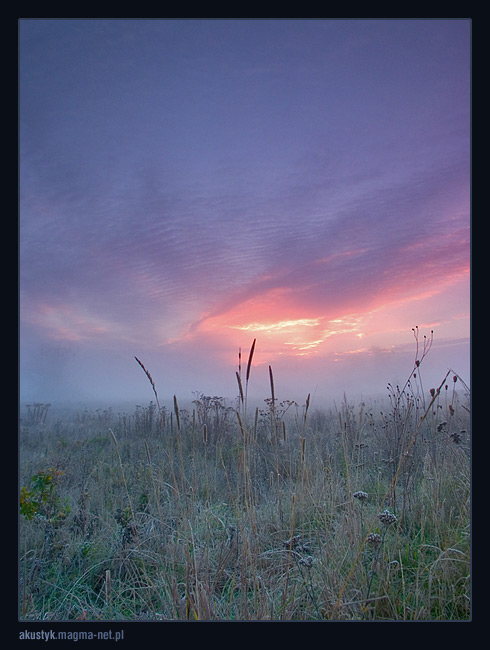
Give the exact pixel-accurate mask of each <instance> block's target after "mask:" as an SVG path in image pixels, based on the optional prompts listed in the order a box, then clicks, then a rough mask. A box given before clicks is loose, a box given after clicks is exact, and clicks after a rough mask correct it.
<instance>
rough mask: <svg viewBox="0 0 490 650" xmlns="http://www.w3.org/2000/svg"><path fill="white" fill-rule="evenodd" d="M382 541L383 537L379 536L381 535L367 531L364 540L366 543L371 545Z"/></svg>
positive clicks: (376, 544) (377, 544)
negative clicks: (367, 533)
mask: <svg viewBox="0 0 490 650" xmlns="http://www.w3.org/2000/svg"><path fill="white" fill-rule="evenodd" d="M382 541H383V538H382V537H381V535H378V533H369V535H368V536H367V538H366V542H367V543H368V544H371V545H372V546H379V545H380V544H381V542H382Z"/></svg>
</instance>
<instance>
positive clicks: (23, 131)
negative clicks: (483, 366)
mask: <svg viewBox="0 0 490 650" xmlns="http://www.w3.org/2000/svg"><path fill="white" fill-rule="evenodd" d="M19 69H20V99H21V102H20V137H19V141H20V237H19V239H20V337H21V346H20V347H21V351H20V358H21V365H20V371H21V392H22V393H23V395H25V398H26V399H34V398H35V399H40V400H41V399H46V400H48V401H49V400H52V399H54V397H52V396H51V395H50V394H51V393H52V394H56V395H59V396H60V399H61V398H63V399H69V398H70V397H71V395H73V394H76V395H77V396H84V395H85V396H86V397H87V399H88V398H97V399H98V398H100V399H103V398H105V397H107V398H109V397H114V396H119V395H121V396H124V397H125V398H128V399H132V398H133V396H134V397H135V399H136V398H138V399H141V396H143V397H144V396H145V395H147V393H146V391H147V388H148V386H147V385H145V382H144V377H141V376H140V374H139V373H137V372H135V369H134V368H133V364H134V356H137V357H138V358H140V359H142V360H143V361H144V362H145V363H146V364H147V365H148V367H151V370H152V375H153V376H154V377H155V378H158V383H159V385H160V387H161V393H162V395H163V394H167V395H170V396H172V395H174V394H175V393H176V392H178V391H180V392H183V393H184V394H186V395H190V394H192V391H195V390H202V391H205V392H209V393H211V394H218V393H221V394H224V395H230V393H231V395H230V396H231V397H233V395H234V391H235V390H236V386H235V381H234V376H235V371H236V365H237V354H238V350H242V351H243V354H244V355H245V354H246V353H245V350H247V349H248V348H249V346H250V345H251V343H252V341H253V340H254V339H255V340H256V341H257V344H256V351H255V354H254V359H253V370H254V384H253V385H251V386H250V390H251V391H253V390H254V389H256V391H257V394H260V391H261V390H262V389H263V387H264V386H265V387H267V380H268V375H267V372H268V367H269V365H273V366H274V372H275V376H276V378H277V385H278V390H279V391H280V390H283V391H284V392H287V391H289V392H290V393H294V392H299V393H300V394H302V393H304V392H305V389H306V387H307V386H308V385H309V384H312V385H313V386H314V387H315V389H316V390H317V391H318V395H320V396H321V395H325V394H329V395H332V393H333V392H335V391H343V390H347V391H348V390H349V389H352V390H354V388H355V389H356V390H359V391H362V390H364V389H363V386H365V387H366V390H367V389H369V391H373V392H376V391H378V390H384V389H385V385H386V382H388V381H391V380H394V379H395V377H398V376H401V377H403V376H404V375H405V373H406V372H409V371H410V366H411V364H412V362H413V345H414V340H413V335H412V328H413V327H414V326H415V325H418V326H419V328H420V331H421V332H423V334H425V333H426V332H430V331H432V330H433V332H434V344H433V348H432V350H431V354H430V357H429V359H428V361H427V365H428V366H429V368H428V369H427V371H426V372H427V373H430V372H431V373H433V375H434V378H435V379H434V381H436V378H437V376H439V375H440V374H441V372H442V373H443V372H446V369H447V368H448V367H452V366H455V365H456V366H458V367H459V368H460V372H461V373H462V374H464V375H465V376H466V377H467V380H468V382H469V376H468V375H469V337H470V301H469V295H470V290H469V288H470V111H469V109H470V30H469V23H468V21H465V20H459V19H458V20H444V19H441V20H430V21H425V20H396V19H394V20H382V21H379V20H376V19H374V20H359V21H350V20H339V21H337V20H317V21H300V20H286V21H282V20H270V21H261V20H243V21H242V20H240V21H235V20H229V21H228V20H227V21H220V20H213V19H212V20H209V21H196V20H190V21H180V20H177V21H173V20H154V21H153V20H142V21H133V20H124V21H118V20H115V19H109V20H106V21H98V20H94V21H84V20H80V21H71V20H61V21H53V20H50V19H47V20H44V21H41V20H36V19H33V20H30V19H29V20H22V21H21V23H20V65H19ZM68 125H69V126H68ZM423 334H422V336H423ZM407 366H408V369H407ZM95 378H97V379H96V380H95ZM150 397H151V395H150Z"/></svg>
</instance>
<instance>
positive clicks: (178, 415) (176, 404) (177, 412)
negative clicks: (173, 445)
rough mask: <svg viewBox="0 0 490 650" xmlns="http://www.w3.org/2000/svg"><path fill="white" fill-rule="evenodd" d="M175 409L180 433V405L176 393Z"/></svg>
mask: <svg viewBox="0 0 490 650" xmlns="http://www.w3.org/2000/svg"><path fill="white" fill-rule="evenodd" d="M174 411H175V418H176V420H177V431H178V432H179V433H180V414H179V405H178V403H177V396H176V395H174Z"/></svg>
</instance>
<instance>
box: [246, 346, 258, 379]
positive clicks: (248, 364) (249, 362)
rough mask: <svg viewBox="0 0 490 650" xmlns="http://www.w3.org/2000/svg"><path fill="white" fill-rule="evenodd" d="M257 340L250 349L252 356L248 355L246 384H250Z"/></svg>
mask: <svg viewBox="0 0 490 650" xmlns="http://www.w3.org/2000/svg"><path fill="white" fill-rule="evenodd" d="M256 341H257V339H254V340H253V343H252V347H251V348H250V354H249V355H248V363H247V376H246V382H247V384H248V380H249V379H250V369H251V367H252V359H253V356H254V351H255V342H256Z"/></svg>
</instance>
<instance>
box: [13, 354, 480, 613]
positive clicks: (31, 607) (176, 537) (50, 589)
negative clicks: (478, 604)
mask: <svg viewBox="0 0 490 650" xmlns="http://www.w3.org/2000/svg"><path fill="white" fill-rule="evenodd" d="M252 354H253V351H252ZM250 361H251V358H250ZM139 363H140V365H141V366H142V369H143V371H144V372H145V373H146V374H147V376H148V379H149V381H150V383H151V387H150V384H149V386H148V387H149V392H150V394H151V389H153V391H154V398H155V399H154V400H153V401H152V402H150V403H149V404H148V405H147V406H138V407H136V408H134V409H133V410H132V412H130V413H116V412H113V410H112V409H111V408H107V409H105V410H101V409H99V410H94V411H88V410H82V411H74V412H72V413H70V414H68V415H65V416H63V415H59V416H57V415H56V413H54V408H51V409H49V407H48V405H39V404H37V405H29V407H27V406H26V405H24V406H22V408H21V422H20V440H19V447H20V513H21V514H20V517H19V579H20V586H19V612H20V613H19V616H20V618H21V619H23V620H52V621H56V620H91V621H95V620H101V621H103V620H191V621H193V620H218V621H225V620H245V621H250V620H251V621H253V620H279V621H290V620H310V621H318V620H339V621H363V620H365V621H369V620H402V621H415V620H417V621H446V620H468V619H469V618H470V415H469V407H470V395H469V389H468V388H467V386H466V385H465V384H464V382H463V381H462V379H461V378H460V377H459V376H458V375H457V374H456V373H453V372H450V373H449V374H448V375H447V376H446V378H441V384H440V386H438V387H435V389H430V390H427V392H426V394H425V392H423V390H422V386H421V382H420V381H419V378H418V377H417V371H418V370H419V368H418V366H417V365H416V366H414V371H413V372H412V374H411V376H410V381H408V382H407V384H406V385H405V386H404V387H393V386H390V385H389V386H388V394H387V395H386V396H384V397H383V398H382V399H379V400H372V401H370V402H365V403H361V404H350V403H349V402H348V400H347V399H345V400H344V401H343V402H342V403H341V404H338V405H336V406H335V405H334V406H332V407H329V408H325V409H322V408H320V407H319V406H318V405H314V406H313V405H311V404H310V399H309V396H308V397H306V396H305V403H304V404H297V403H295V402H291V401H287V400H285V401H280V400H279V399H278V398H276V396H275V394H274V378H273V375H272V370H270V384H271V393H270V395H268V396H265V397H264V401H263V403H262V405H261V406H259V407H258V408H253V407H251V406H250V405H248V404H247V388H248V380H249V373H250V365H249V366H248V367H247V373H246V375H245V373H243V376H242V372H241V370H240V372H239V373H237V387H236V392H237V395H238V397H237V399H236V400H235V401H231V402H228V401H227V400H225V399H223V398H220V397H210V396H206V395H196V398H195V400H194V401H193V402H192V404H191V406H190V407H189V408H186V409H183V408H180V407H179V403H178V400H177V398H174V401H173V404H170V405H169V406H160V403H159V401H158V395H157V391H156V387H155V385H154V384H153V380H152V379H151V375H150V374H149V372H148V371H147V370H146V369H145V368H144V366H143V364H141V362H139ZM135 372H141V369H138V368H137V367H136V366H135Z"/></svg>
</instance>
